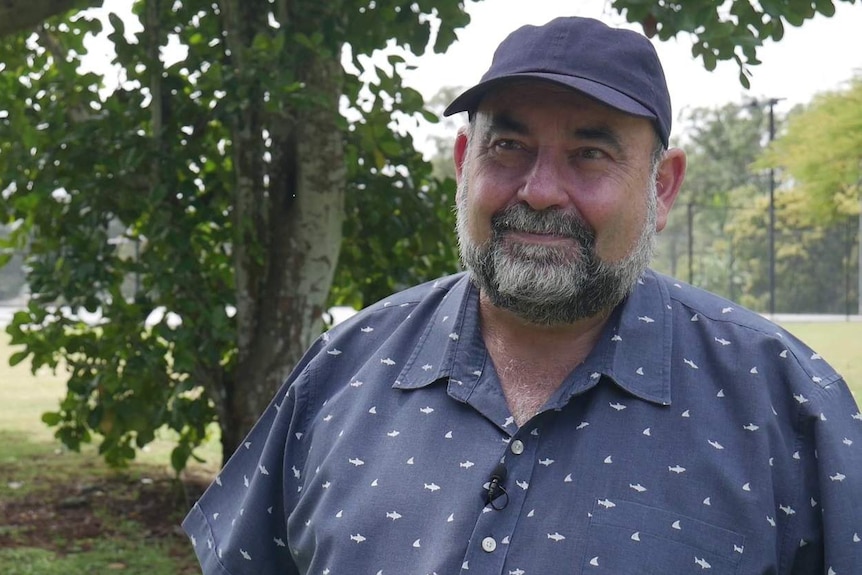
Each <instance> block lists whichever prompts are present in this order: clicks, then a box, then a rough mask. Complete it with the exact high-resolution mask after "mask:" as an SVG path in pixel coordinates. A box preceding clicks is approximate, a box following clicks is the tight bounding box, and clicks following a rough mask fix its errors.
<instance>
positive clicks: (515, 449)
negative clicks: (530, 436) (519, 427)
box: [512, 439, 524, 455]
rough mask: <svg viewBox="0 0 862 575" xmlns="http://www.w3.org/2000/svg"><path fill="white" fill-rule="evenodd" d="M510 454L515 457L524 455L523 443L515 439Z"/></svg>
mask: <svg viewBox="0 0 862 575" xmlns="http://www.w3.org/2000/svg"><path fill="white" fill-rule="evenodd" d="M512 453H514V454H515V455H521V454H522V453H524V442H523V441H521V440H520V439H516V440H515V441H513V442H512Z"/></svg>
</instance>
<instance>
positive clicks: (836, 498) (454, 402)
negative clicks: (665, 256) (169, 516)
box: [184, 18, 862, 575]
mask: <svg viewBox="0 0 862 575" xmlns="http://www.w3.org/2000/svg"><path fill="white" fill-rule="evenodd" d="M457 112H467V113H468V120H469V122H468V125H467V126H466V127H465V128H464V129H462V130H461V131H459V133H458V134H457V137H456V142H455V158H454V159H455V165H456V173H457V178H458V193H457V214H458V217H457V221H458V224H457V233H458V240H459V244H460V247H461V256H462V261H463V264H464V267H465V268H466V271H465V272H463V273H460V274H456V275H454V276H450V277H446V278H442V279H440V280H438V281H436V282H433V283H430V284H426V285H422V286H418V287H415V288H412V289H409V290H406V291H404V292H401V293H399V294H396V295H394V296H392V297H391V298H389V299H387V300H386V301H383V302H380V303H379V304H376V305H373V306H370V307H369V308H368V309H366V310H364V311H363V312H360V313H359V314H358V315H357V316H355V317H354V318H352V319H351V320H349V321H347V322H345V323H343V324H341V325H339V326H338V327H336V328H334V329H333V330H332V331H330V332H329V333H327V334H325V335H324V336H322V337H321V338H320V339H319V340H318V341H317V342H316V343H315V344H314V346H313V347H312V348H311V349H310V350H309V352H308V353H307V354H306V355H305V357H304V358H303V360H302V361H301V363H300V365H299V366H297V367H296V369H295V370H294V372H293V374H292V375H291V376H290V377H289V379H288V381H287V382H286V383H285V385H284V387H283V388H282V390H281V391H280V392H279V393H278V394H277V395H276V397H275V399H274V400H273V403H272V404H271V406H270V407H269V408H268V409H267V411H266V412H265V413H264V414H263V415H262V417H261V420H260V421H259V423H258V424H257V426H256V427H255V428H254V430H253V431H252V432H251V434H250V435H249V437H248V439H247V441H246V443H245V444H244V446H243V447H241V448H240V449H239V451H238V452H237V453H236V454H235V455H234V457H233V458H232V459H231V460H230V461H229V462H228V464H227V466H226V467H225V469H224V470H223V471H222V473H221V474H220V475H219V477H218V478H217V480H216V481H215V483H214V484H213V485H212V486H211V487H210V489H209V490H208V491H207V493H206V494H205V495H204V496H203V497H202V499H201V500H200V501H199V502H198V503H196V504H195V507H194V509H193V510H192V511H191V512H190V514H189V515H188V517H187V518H186V521H185V523H184V527H185V529H186V530H187V532H188V533H189V534H190V536H191V538H192V542H193V544H194V545H195V549H196V551H197V553H198V556H199V558H200V560H201V564H202V566H203V570H204V572H205V573H207V574H211V573H212V574H220V575H225V574H232V575H240V574H245V573H249V574H252V573H253V574H255V575H269V574H272V575H275V574H276V573H278V574H302V575H305V574H311V573H314V574H322V573H331V574H333V575H334V574H344V573H349V574H351V575H352V574H360V573H361V574H366V573H367V574H370V575H373V574H375V573H376V574H379V575H389V574H405V573H417V574H424V573H439V574H441V575H442V574H450V573H462V574H464V575H475V574H477V573H478V574H481V575H487V574H494V575H503V574H520V575H527V574H541V575H555V574H580V573H584V574H593V573H595V574H599V573H613V574H616V575H619V574H628V573H631V574H635V573H636V574H652V573H655V574H662V575H666V574H674V575H675V574H682V573H695V572H696V573H700V572H702V571H704V570H709V572H710V573H713V574H731V573H732V574H735V575H740V574H746V575H748V574H750V575H755V574H766V573H772V574H803V573H805V574H809V573H832V574H839V575H840V574H843V573H859V572H862V543H860V539H859V538H860V535H862V510H860V509H862V508H860V506H858V505H853V504H852V503H851V502H853V501H860V500H862V451H860V449H862V424H860V421H858V420H859V419H860V418H862V416H860V415H859V411H858V408H857V407H856V405H855V403H854V401H853V398H852V396H851V395H850V392H849V390H848V388H847V386H846V384H845V382H844V381H843V379H842V378H841V377H840V376H839V375H838V374H837V373H836V372H835V371H834V370H833V369H832V368H831V367H830V366H829V365H827V364H826V363H825V362H824V361H822V360H821V359H819V356H817V355H816V354H814V353H813V352H812V351H811V350H810V349H808V348H807V347H806V346H805V345H804V344H802V343H801V342H799V341H798V340H796V339H795V338H793V337H792V336H791V335H790V334H788V333H786V332H784V331H783V330H782V329H780V328H778V327H777V326H775V325H773V324H771V323H769V322H767V321H766V320H764V319H763V318H761V317H760V316H758V315H757V314H754V313H752V312H749V311H747V310H745V309H743V308H741V307H740V306H737V305H735V304H732V303H730V302H728V301H726V300H722V299H720V298H718V297H717V296H714V295H712V294H709V293H706V292H703V291H701V290H698V289H696V288H693V287H692V286H688V285H685V284H683V283H681V282H678V281H675V280H673V279H670V278H667V277H664V276H661V275H659V274H657V273H654V272H653V271H651V270H649V269H648V265H649V262H650V258H651V255H652V251H653V243H654V236H655V234H656V233H657V232H659V231H661V229H663V228H664V226H665V224H666V221H667V215H668V212H669V210H670V209H671V206H672V205H673V202H674V199H675V198H676V196H677V194H678V192H679V189H680V186H681V185H682V182H683V178H684V174H685V164H686V159H685V154H684V153H683V151H682V150H679V149H669V148H668V143H669V136H670V129H671V116H672V115H671V107H670V97H669V95H668V92H667V86H666V82H665V78H664V74H663V72H662V68H661V64H660V62H659V60H658V57H657V56H656V54H655V51H654V49H653V48H652V45H651V44H650V42H649V41H648V40H647V39H646V38H644V37H643V36H641V35H639V34H637V33H635V32H631V31H626V30H617V29H612V28H609V27H607V26H605V25H604V24H602V23H600V22H598V21H595V20H590V19H583V18H559V19H555V20H553V21H551V22H549V23H548V24H546V25H544V26H538V27H536V26H525V27H523V28H520V29H518V30H516V31H515V32H513V33H512V34H511V35H510V36H509V37H508V38H507V39H506V40H505V41H504V42H503V43H502V44H501V45H500V46H499V48H498V49H497V52H496V54H495V56H494V60H493V62H492V64H491V67H490V69H489V70H488V72H487V73H486V74H485V76H484V77H483V78H482V80H481V81H480V82H479V83H478V84H477V85H476V86H474V87H472V88H470V89H469V90H467V91H466V92H464V93H463V94H461V95H460V96H459V97H458V98H456V99H455V100H454V101H453V102H452V104H451V105H450V106H449V108H447V111H446V113H447V114H452V113H457Z"/></svg>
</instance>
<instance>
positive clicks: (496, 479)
mask: <svg viewBox="0 0 862 575" xmlns="http://www.w3.org/2000/svg"><path fill="white" fill-rule="evenodd" d="M506 475H508V470H507V469H506V465H505V464H504V463H503V462H500V463H498V464H497V466H496V467H495V468H494V470H493V471H492V472H491V478H490V479H488V488H487V490H486V491H485V503H488V504H490V505H491V508H492V509H495V510H496V511H502V510H503V509H505V508H506V506H507V505H508V504H509V493H508V492H507V491H506V488H505V487H503V483H504V482H505V481H506ZM501 495H505V496H506V498H505V499H504V500H503V502H502V504H501V505H499V504H497V503H495V499H497V498H499V497H500V496H501Z"/></svg>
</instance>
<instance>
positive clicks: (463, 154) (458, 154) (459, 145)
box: [452, 126, 467, 182]
mask: <svg viewBox="0 0 862 575" xmlns="http://www.w3.org/2000/svg"><path fill="white" fill-rule="evenodd" d="M452 156H453V159H454V160H455V181H457V182H460V181H461V178H462V177H464V161H465V160H466V159H467V127H466V126H462V127H461V128H459V129H458V135H457V136H455V146H454V147H453V149H452Z"/></svg>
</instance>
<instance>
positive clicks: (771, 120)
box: [749, 98, 784, 316]
mask: <svg viewBox="0 0 862 575" xmlns="http://www.w3.org/2000/svg"><path fill="white" fill-rule="evenodd" d="M783 99H784V98H766V99H764V100H752V101H751V103H750V104H749V106H752V107H754V106H764V105H765V106H767V107H768V108H769V143H770V144H771V143H772V141H773V140H775V105H776V104H777V103H778V102H780V101H781V100H783ZM768 234H769V315H770V316H774V315H775V168H772V167H770V168H769V230H768Z"/></svg>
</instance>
